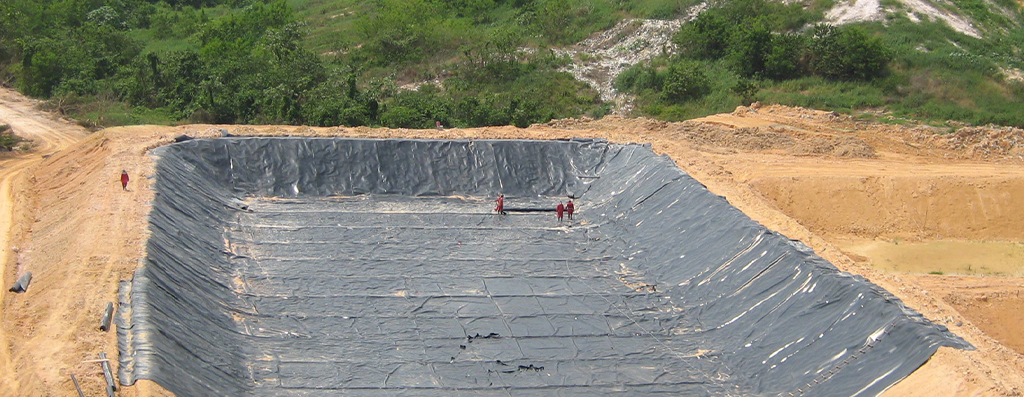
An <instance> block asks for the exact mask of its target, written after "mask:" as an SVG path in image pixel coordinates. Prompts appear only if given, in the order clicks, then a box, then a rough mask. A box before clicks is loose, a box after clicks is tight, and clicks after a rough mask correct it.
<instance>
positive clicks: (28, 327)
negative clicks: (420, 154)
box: [0, 91, 1024, 396]
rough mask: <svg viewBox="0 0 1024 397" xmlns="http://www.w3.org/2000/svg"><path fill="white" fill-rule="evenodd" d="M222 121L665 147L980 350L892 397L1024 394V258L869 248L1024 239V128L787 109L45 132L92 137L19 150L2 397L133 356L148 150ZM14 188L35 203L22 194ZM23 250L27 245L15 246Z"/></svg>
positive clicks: (771, 222) (210, 131)
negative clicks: (950, 263) (126, 306)
mask: <svg viewBox="0 0 1024 397" xmlns="http://www.w3.org/2000/svg"><path fill="white" fill-rule="evenodd" d="M2 94H3V95H2V101H0V122H7V123H11V124H12V125H15V129H16V130H17V131H18V132H21V131H22V130H21V129H20V128H19V127H18V126H17V123H16V122H15V121H14V120H12V119H13V118H18V117H27V118H28V119H34V120H40V121H42V120H52V118H51V117H50V116H48V115H46V114H44V113H39V112H34V111H25V112H23V113H19V114H15V113H17V112H15V111H12V110H8V109H14V108H16V107H17V106H15V104H18V103H22V102H24V101H25V100H23V99H20V97H19V96H17V95H16V94H13V93H10V92H9V91H3V92H2ZM221 128H223V129H227V130H228V131H230V132H232V133H233V134H236V135H282V134H288V135H295V136H300V135H311V136H328V135H338V136H358V137H375V138H388V137H419V138H524V139H557V138H570V137H602V138H607V139H609V140H611V141H613V142H650V143H651V144H652V145H653V147H654V149H655V151H657V152H659V153H665V154H668V155H670V156H671V157H672V158H673V159H674V160H675V161H676V162H677V164H679V166H680V167H682V168H683V169H685V170H686V171H687V172H689V173H690V174H691V175H693V176H694V177H695V178H697V179H698V180H700V181H701V182H703V183H704V184H706V185H707V186H708V188H709V189H711V190H712V191H713V192H715V193H717V194H720V195H723V196H725V197H726V198H727V199H728V200H729V201H730V202H731V203H732V204H733V205H735V206H737V207H738V208H739V209H741V210H742V211H744V212H745V213H747V214H748V215H750V216H751V217H752V218H754V219H755V220H757V221H759V222H761V223H763V224H765V225H766V226H768V227H769V228H771V229H774V230H777V231H779V232H781V233H783V234H785V235H787V236H789V237H791V238H794V239H799V240H801V241H803V242H805V243H807V244H808V245H810V246H811V247H813V248H814V249H815V250H816V251H817V252H818V253H819V254H820V255H822V256H823V257H825V258H826V259H828V260H830V261H832V262H833V263H835V264H836V265H837V266H839V267H840V268H841V269H843V270H845V271H849V272H852V273H856V274H860V275H863V276H865V277H867V278H868V279H870V280H871V281H873V282H875V283H877V284H879V285H880V286H882V287H884V288H886V289H888V290H889V291H892V292H893V293H894V294H896V295H897V296H899V297H900V298H901V299H903V300H904V301H905V302H906V303H907V304H908V305H909V306H911V307H913V308H915V309H916V310H918V311H920V312H922V313H923V314H924V315H926V316H928V317H929V318H931V319H932V320H934V321H937V322H939V323H942V324H944V325H946V326H948V327H950V328H951V329H952V330H953V331H954V332H956V333H957V334H959V335H961V336H963V337H964V338H965V339H967V340H968V341H969V342H971V343H972V344H974V345H975V346H977V347H978V350H976V351H959V350H950V349H941V350H940V351H939V352H938V353H937V354H936V355H935V356H934V357H933V358H932V360H931V361H929V363H927V364H926V365H925V366H924V367H922V368H921V369H920V370H919V371H917V372H916V373H915V374H914V375H912V376H911V377H909V378H908V379H906V380H904V381H903V382H901V383H900V384H898V385H896V386H895V387H894V388H892V389H891V390H890V391H888V392H887V395H894V396H935V395H948V396H973V395H983V396H1003V395H1019V394H1020V393H1021V392H1022V391H1024V361H1022V356H1021V355H1020V354H1019V353H1018V352H1017V351H1014V348H1012V346H1013V345H1014V343H1016V342H1013V340H1012V339H1013V336H1014V335H1015V334H1019V333H1020V332H1019V324H1020V321H1019V318H1018V320H1014V317H1013V316H1014V315H1016V314H1015V313H1019V312H1020V310H1019V309H1020V302H1021V301H1020V300H1019V297H1018V296H1017V295H1016V294H1017V293H1018V292H1017V291H1019V290H1020V289H1022V288H1021V287H1022V286H1024V283H1022V279H1021V278H1020V276H1021V275H1022V274H1021V273H1020V270H1022V269H1024V259H1022V260H1018V261H1017V262H1016V263H1017V265H1016V268H1017V272H1016V273H1004V275H1001V276H991V275H982V274H970V275H929V274H921V273H927V272H917V273H915V274H911V273H905V272H901V271H900V270H899V268H897V269H896V270H895V271H894V270H887V271H885V272H883V271H880V270H876V268H878V267H879V266H877V263H876V262H879V261H880V260H881V259H880V258H882V257H881V256H875V255H876V254H874V252H876V251H865V250H862V249H861V248H858V247H861V246H864V245H865V244H876V245H878V244H891V242H893V241H897V240H898V241H900V242H902V243H903V244H902V245H900V247H903V246H906V245H907V244H908V243H915V244H916V243H917V242H939V243H943V242H947V241H953V240H955V241H959V242H984V241H993V240H999V241H1006V242H1008V243H1007V244H1011V245H1012V244H1014V243H1016V242H1022V241H1024V228H1021V227H1015V225H1020V224H1021V222H1022V221H1024V219H1022V218H1024V214H1019V213H1017V211H1016V209H1017V208H1019V207H1020V204H1021V199H1020V197H1022V194H1024V168H1022V167H1021V165H1022V164H1024V160H1022V159H1021V157H1020V155H1021V148H1018V147H1016V142H1017V141H1018V140H1019V141H1020V142H1024V132H1022V131H1020V130H1012V129H965V130H967V131H963V130H962V131H961V132H958V133H957V134H953V135H948V136H935V135H934V131H930V130H928V129H927V128H918V127H894V126H886V125H878V124H867V123H862V122H858V121H855V120H852V119H850V118H848V117H846V116H839V115H834V114H831V113H828V112H821V111H813V110H807V109H798V108H785V107H775V106H772V107H766V108H755V109H746V108H743V109H738V111H737V112H734V113H733V114H726V115H718V116H713V117H709V118H706V119H704V120H696V121H690V122H684V123H664V122H658V121H651V120H644V119H622V118H617V117H606V118H604V119H601V120H596V121H595V120H588V119H582V120H558V121H553V122H550V123H547V124H544V125H535V126H532V127H530V128H527V129H518V128H514V127H494V128H477V129H466V130H446V131H436V130H388V129H370V128H365V127H360V128H309V127H277V126H266V127H249V126H182V127H157V126H135V127H124V128H112V129H107V130H103V131H99V132H96V133H92V134H91V135H88V136H85V134H84V133H82V132H81V131H80V130H78V129H77V127H74V126H72V125H68V124H57V125H55V126H51V127H48V128H45V129H40V130H38V134H39V135H38V138H37V139H39V140H46V139H51V138H44V137H50V136H53V137H63V138H52V139H55V141H54V142H55V143H53V145H55V146H52V147H51V149H50V150H54V149H56V148H59V147H63V146H66V145H70V142H71V141H73V140H75V139H78V138H79V137H83V138H81V139H80V140H79V141H78V142H77V143H75V144H73V145H70V146H67V147H66V148H65V149H63V150H61V151H59V152H56V153H54V154H53V155H51V156H48V158H46V159H43V158H42V157H40V156H39V155H40V154H41V153H39V152H35V153H31V154H29V155H24V156H21V157H17V158H14V160H15V161H23V162H24V163H18V164H20V165H18V167H22V168H18V169H20V170H25V171H24V172H22V175H23V176H24V177H23V178H20V179H18V178H13V177H9V175H10V172H11V171H10V170H11V169H15V168H14V167H15V166H13V165H9V164H10V163H8V160H11V159H12V158H10V157H5V158H4V159H3V160H0V161H3V162H4V163H2V164H3V167H4V168H3V171H2V173H0V176H2V177H3V181H4V183H3V185H0V188H3V187H7V186H9V187H7V189H8V190H5V191H4V193H5V194H3V195H2V196H0V199H2V200H0V201H2V203H0V204H2V206H0V219H3V216H7V217H10V216H11V215H12V214H15V215H17V216H16V217H15V218H14V221H13V222H7V223H2V224H0V229H3V230H2V231H3V232H8V231H10V233H9V234H8V233H4V234H0V237H4V239H5V240H6V241H4V242H2V243H0V247H2V249H3V250H4V251H3V252H4V253H15V254H16V255H9V256H8V260H7V261H6V262H5V268H4V271H3V278H4V280H3V281H4V283H5V284H4V290H6V288H7V286H9V285H10V284H11V283H13V281H14V278H15V277H16V276H17V275H20V274H22V273H23V272H24V271H32V272H33V274H34V278H33V281H32V284H31V286H30V288H29V291H28V292H27V293H23V294H13V293H9V292H3V296H2V297H3V312H2V317H3V318H2V328H0V395H12V396H13V395H19V396H50V395H56V396H74V395H77V393H76V392H75V391H74V386H73V384H72V383H71V379H70V377H69V375H70V374H74V375H76V376H77V377H78V379H79V381H80V383H81V384H82V387H83V389H84V391H85V393H86V395H101V394H102V393H103V392H102V390H103V389H102V388H103V382H104V381H103V375H102V372H101V371H100V365H99V364H98V363H97V362H95V361H94V360H95V359H96V355H97V354H98V353H99V352H101V351H105V352H107V354H108V355H114V354H116V351H117V346H116V340H115V336H114V333H113V332H106V333H104V332H101V331H99V330H98V326H99V320H100V317H101V314H102V310H103V307H104V305H105V304H106V302H109V301H114V302H116V299H117V297H116V290H117V282H118V281H119V280H125V279H128V278H130V277H131V273H132V271H134V269H135V267H136V264H137V261H138V259H139V258H141V257H142V256H143V252H144V244H145V238H146V222H145V219H146V215H147V213H148V210H149V203H150V201H151V198H152V191H151V190H150V189H149V186H150V181H149V179H147V177H148V176H149V175H151V174H152V170H153V164H152V158H150V157H149V156H148V155H147V153H148V150H149V149H151V148H153V147H156V146H158V145H162V144H167V143H169V142H171V140H172V137H174V136H177V135H180V134H182V133H187V134H189V135H192V136H195V137H203V136H207V137H214V136H219V135H220V131H219V129H221ZM43 153H47V152H43ZM18 159H21V160H18ZM26 167H27V168H26ZM122 169H124V170H127V171H128V172H129V174H130V175H131V176H132V181H131V183H130V184H129V189H128V191H123V190H121V189H120V186H119V183H118V175H119V174H120V172H121V170H122ZM15 175H18V174H15ZM12 178H13V179H12ZM10 181H13V185H12V184H11V183H12V182H10ZM11 188H13V189H14V190H13V191H15V192H20V193H18V194H17V195H12V194H10V193H9V192H11V191H12V190H10V189H11ZM12 206H13V208H14V209H13V210H12V209H11V208H12ZM12 246H17V247H19V248H18V250H17V251H16V252H15V251H13V250H12V249H11V247H12ZM887 247H888V246H887ZM888 248H892V247H888ZM1015 305H1016V306H1015ZM1014 331H1016V332H1014ZM1003 341H1006V342H1005V343H1004V342H1003ZM114 364H116V362H115V363H114ZM165 394H166V392H163V391H162V390H160V388H159V387H157V386H154V385H152V384H150V383H148V382H140V383H139V385H138V386H136V387H125V388H122V389H121V390H120V391H119V395H121V396H135V395H142V396H150V395H165Z"/></svg>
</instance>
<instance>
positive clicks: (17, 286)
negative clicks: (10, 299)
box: [10, 272, 32, 293]
mask: <svg viewBox="0 0 1024 397" xmlns="http://www.w3.org/2000/svg"><path fill="white" fill-rule="evenodd" d="M30 282H32V272H25V274H23V275H22V276H21V278H19V279H18V281H17V282H15V283H14V285H13V286H12V287H11V289H10V291H11V292H16V293H22V292H25V291H28V283H30Z"/></svg>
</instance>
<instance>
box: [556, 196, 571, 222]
mask: <svg viewBox="0 0 1024 397" xmlns="http://www.w3.org/2000/svg"><path fill="white" fill-rule="evenodd" d="M573 211H576V205H575V204H573V203H572V200H569V203H568V204H565V205H562V203H558V206H557V207H555V215H556V216H558V221H559V222H561V221H562V214H563V213H565V215H568V216H569V220H570V221H571V220H572V213H573Z"/></svg>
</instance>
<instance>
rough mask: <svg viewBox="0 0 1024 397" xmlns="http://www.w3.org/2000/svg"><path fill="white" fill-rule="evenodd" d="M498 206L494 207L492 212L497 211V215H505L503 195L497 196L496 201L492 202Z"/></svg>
mask: <svg viewBox="0 0 1024 397" xmlns="http://www.w3.org/2000/svg"><path fill="white" fill-rule="evenodd" d="M494 201H495V202H497V203H498V205H496V206H494V210H495V211H498V215H505V195H504V194H499V195H498V199H497V200H494Z"/></svg>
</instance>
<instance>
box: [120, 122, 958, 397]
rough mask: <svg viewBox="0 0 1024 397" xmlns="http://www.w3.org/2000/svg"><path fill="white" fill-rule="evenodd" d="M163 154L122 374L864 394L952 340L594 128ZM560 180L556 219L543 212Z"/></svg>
mask: <svg viewBox="0 0 1024 397" xmlns="http://www.w3.org/2000/svg"><path fill="white" fill-rule="evenodd" d="M155 154H156V155H157V156H159V161H158V166H157V175H156V182H155V186H156V198H155V202H154V206H153V210H152V213H151V219H150V223H151V225H150V229H151V232H152V233H151V237H150V241H149V246H148V247H149V248H148V254H147V257H146V259H145V264H144V266H142V267H141V268H140V269H139V270H138V271H137V272H136V274H135V277H134V279H133V280H132V281H131V282H130V283H124V284H123V286H122V291H121V300H122V302H121V303H122V304H121V309H120V313H119V318H118V325H119V326H118V332H119V343H120V344H121V357H120V359H121V363H122V365H121V372H120V378H121V382H122V383H123V384H126V385H129V384H132V383H134V381H135V380H136V379H152V380H154V381H156V382H157V383H159V384H161V385H162V386H163V387H164V388H166V389H168V390H170V391H171V392H173V393H175V394H177V395H179V396H225V395H232V396H242V395H252V396H298V395H301V396H334V395H381V394H384V395H444V396H450V395H473V396H478V395H485V396H486V395H502V396H507V395H611V394H615V395H619V394H628V395H651V394H667V395H766V396H775V395H817V396H830V395H849V396H854V395H877V394H879V393H880V392H882V391H884V390H885V389H886V388H888V387H890V386H891V385H893V384H894V383H896V382H897V381H899V380H900V379H902V378H903V377H905V376H907V375H909V374H910V373H911V372H913V371H914V370H915V369H916V368H918V367H919V366H920V365H922V364H923V363H924V362H925V361H927V360H928V358H929V357H930V356H931V355H932V354H933V353H934V352H935V350H936V349H937V348H938V347H939V346H953V347H959V348H970V346H969V345H968V344H967V343H966V342H964V341H963V340H961V339H960V338H958V337H956V336H955V335H953V334H951V333H949V332H948V331H947V330H946V329H945V328H944V327H942V326H940V325H936V324H933V323H930V322H928V321H927V320H926V319H924V318H923V317H922V316H921V315H919V314H917V313H916V312H914V311H912V310H910V309H908V308H906V307H904V306H903V305H902V304H901V302H900V301H899V300H898V299H896V298H895V297H893V296H892V295H891V294H889V293H888V292H886V291H884V290H882V289H880V288H878V287H877V286H875V285H873V284H870V283H869V282H867V281H866V280H864V279H862V278H860V277H856V276H852V275H850V274H847V273H842V272H839V271H838V270H837V269H836V268H835V267H834V266H833V265H831V264H829V263H828V262H826V261H824V260H823V259H821V258H820V257H818V256H816V255H815V254H814V253H813V252H811V251H810V250H809V249H807V247H805V246H803V245H802V244H799V243H796V242H792V241H790V240H789V239H787V238H785V237H784V236H781V235H778V234H776V233H773V232H771V231H769V230H767V229H765V228H764V227H763V226H761V225H759V224H757V223H756V222H753V221H752V220H750V219H749V218H748V217H746V216H745V215H744V214H742V213H741V212H739V211H738V210H736V209H735V208H733V207H732V206H730V205H729V204H728V203H727V202H726V201H725V200H724V199H722V198H721V197H718V196H716V195H714V194H712V193H710V192H708V191H707V189H706V188H704V186H702V185H701V184H700V183H698V182H696V181H695V180H693V179H692V178H690V177H689V176H687V175H686V174H685V173H683V172H682V171H681V170H679V169H678V168H677V167H676V166H675V165H674V164H673V163H672V162H671V160H670V159H668V158H667V157H662V156H656V155H655V154H654V153H653V152H652V151H651V150H650V148H649V147H646V146H642V145H612V144H607V143H604V142H599V141H585V140H575V141H554V142H538V141H479V140H476V141H468V140H463V141H426V140H385V141H380V140H362V139H333V138H332V139H299V138H228V139H216V140H192V141H187V142H183V143H179V144H174V145H170V146H167V147H163V148H160V149H158V150H156V151H155ZM498 193H503V194H505V196H506V204H505V205H506V206H516V207H523V208H546V207H551V208H553V207H554V206H555V205H557V204H558V203H559V202H560V201H565V200H566V197H565V196H567V195H573V196H575V197H576V201H575V202H576V208H577V212H576V214H574V219H572V220H568V219H566V220H563V221H562V222H559V221H558V220H557V219H556V218H555V216H554V214H552V213H550V212H524V213H510V214H509V215H504V216H502V215H497V214H495V213H494V212H493V211H492V209H493V206H494V202H493V199H494V198H495V197H496V196H497V194H498Z"/></svg>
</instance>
